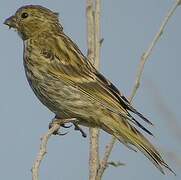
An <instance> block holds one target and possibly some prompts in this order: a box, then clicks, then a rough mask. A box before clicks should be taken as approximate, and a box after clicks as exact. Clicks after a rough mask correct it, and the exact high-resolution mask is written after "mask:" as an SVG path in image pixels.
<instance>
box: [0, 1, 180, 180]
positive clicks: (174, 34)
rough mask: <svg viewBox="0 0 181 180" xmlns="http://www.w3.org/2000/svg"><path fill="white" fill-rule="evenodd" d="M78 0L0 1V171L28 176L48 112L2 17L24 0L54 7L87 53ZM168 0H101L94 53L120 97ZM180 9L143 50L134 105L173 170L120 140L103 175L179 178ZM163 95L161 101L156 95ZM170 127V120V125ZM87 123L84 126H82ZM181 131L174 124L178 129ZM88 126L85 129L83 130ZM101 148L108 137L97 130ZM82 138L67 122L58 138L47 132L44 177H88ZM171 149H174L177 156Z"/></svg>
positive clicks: (127, 179) (8, 176)
mask: <svg viewBox="0 0 181 180" xmlns="http://www.w3.org/2000/svg"><path fill="white" fill-rule="evenodd" d="M85 2H86V1H85V0H51V1H41V0H39V1H25V0H16V1H13V0H1V3H0V4H1V5H0V22H1V28H0V50H1V61H0V119H1V121H0V123H1V125H0V142H1V147H0V178H1V179H7V180H9V179H18V180H25V179H31V171H30V169H31V166H32V163H33V160H34V158H35V155H36V154H37V151H38V148H39V143H40V136H41V135H42V134H43V133H45V132H46V131H47V127H48V123H49V121H50V120H51V118H52V117H53V114H52V113H51V112H49V111H48V110H47V109H46V108H45V107H44V106H43V105H42V104H41V103H40V102H39V101H38V100H37V99H36V97H35V96H34V94H33V93H32V91H31V89H30V88H29V85H28V83H27V81H26V78H25V75H24V69H23V61H22V55H23V53H22V52H23V48H22V47H23V46H22V41H21V39H20V38H19V37H18V36H17V34H16V33H15V32H13V31H12V30H8V29H7V27H6V26H4V25H3V21H4V20H5V18H7V17H9V16H10V15H12V14H13V13H14V12H15V11H16V9H17V8H19V7H20V6H22V5H26V4H39V5H44V6H46V7H48V8H50V9H52V10H54V11H57V12H59V13H60V19H61V22H62V23H63V25H64V30H65V32H66V33H67V34H68V35H69V36H70V37H71V38H72V39H73V40H74V41H75V42H76V43H77V44H78V45H79V47H80V48H81V50H82V51H83V52H84V53H86V18H85ZM173 2H174V0H152V1H150V0H146V1H145V0H137V1H133V0H104V1H103V3H102V19H101V20H102V37H103V38H104V39H105V40H104V42H103V46H102V52H101V72H103V73H104V74H105V75H106V76H107V77H108V78H109V79H110V80H112V81H113V82H114V83H115V85H116V86H117V87H118V88H119V89H121V90H122V91H123V92H124V94H125V95H126V96H129V95H130V92H131V89H132V87H133V83H134V81H135V74H136V70H137V66H138V63H139V60H140V57H141V55H142V53H143V51H144V50H145V49H146V48H147V47H148V44H149V43H150V41H151V40H152V38H153V36H154V34H155V33H156V32H157V30H158V28H159V26H160V23H161V20H162V19H163V17H164V16H165V15H166V12H167V11H168V9H169V8H170V7H171V5H172V4H173ZM180 18H181V8H178V9H177V11H176V13H175V14H174V16H173V18H172V19H171V21H170V22H169V24H168V26H167V28H166V31H165V33H164V34H163V36H162V37H161V40H160V41H159V43H158V44H157V46H156V49H155V50H154V52H153V54H152V56H151V57H150V59H149V61H148V63H147V64H146V67H145V69H144V74H143V78H142V83H141V87H140V89H139V91H138V93H137V95H136V98H135V100H134V105H135V106H136V107H137V109H139V110H140V111H141V112H143V113H144V114H145V115H147V117H149V118H150V119H151V120H152V121H153V123H154V124H155V127H151V128H150V130H151V131H152V132H153V133H154V135H155V138H150V139H151V140H152V142H153V143H154V144H155V145H157V146H158V147H159V148H160V149H161V151H162V154H163V156H164V159H165V160H166V161H167V162H168V164H169V165H170V166H171V167H172V168H173V169H174V170H175V171H176V173H177V176H176V177H175V176H173V175H172V174H170V173H169V172H167V173H168V175H166V176H163V175H162V174H161V173H160V172H159V171H158V170H157V169H156V168H155V167H154V166H153V165H152V164H151V163H150V162H149V161H148V160H147V159H146V158H145V157H144V156H143V155H142V154H141V153H134V152H132V151H130V150H128V149H127V148H125V147H124V146H123V145H121V144H118V143H117V146H116V147H115V148H114V151H113V153H112V156H111V160H115V161H119V160H120V161H121V162H124V163H126V166H124V167H120V168H112V167H111V168H109V169H108V170H107V171H106V173H105V175H104V180H110V179H115V180H116V179H117V180H118V179H124V180H131V179H134V180H137V179H140V180H141V179H147V180H153V179H154V180H171V179H172V180H179V179H181V160H180V161H179V158H180V159H181V140H180V139H181V133H180V132H181V128H180V126H181V122H180V118H181V110H180V107H181V102H180V99H181V98H180V97H181V96H180V92H181V72H180V68H181V54H180V52H181V41H180V40H181V38H180V32H181V21H180ZM162 101H163V102H162ZM174 126H176V127H174ZM85 130H86V129H85ZM179 130H180V131H179ZM86 131H87V130H86ZM101 137H102V141H101V152H102V150H103V149H104V145H105V143H106V142H107V141H108V139H109V138H110V136H108V135H105V134H103V135H102V136H101ZM88 140H89V139H88V138H87V139H84V138H82V137H81V135H80V134H79V133H78V132H74V131H73V129H71V130H70V133H69V134H68V135H66V136H64V137H52V138H51V140H50V141H49V146H48V155H47V156H46V158H45V160H44V161H43V163H42V166H41V173H40V176H41V179H43V180H50V179H51V180H70V179H80V180H83V179H84V180H85V179H88V144H89V142H88ZM173 155H174V156H175V155H176V156H177V157H176V159H175V158H174V157H173Z"/></svg>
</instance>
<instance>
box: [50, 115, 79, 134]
mask: <svg viewBox="0 0 181 180" xmlns="http://www.w3.org/2000/svg"><path fill="white" fill-rule="evenodd" d="M75 122H77V119H76V118H69V119H62V118H59V117H57V116H55V117H54V118H53V119H52V122H51V123H50V124H49V129H50V128H51V127H52V126H53V124H59V125H60V126H61V127H64V128H70V127H71V126H72V125H70V126H66V125H65V124H66V123H73V124H74V123H75ZM67 133H68V132H66V133H60V132H59V131H56V132H54V133H53V134H54V135H60V136H63V135H66V134H67Z"/></svg>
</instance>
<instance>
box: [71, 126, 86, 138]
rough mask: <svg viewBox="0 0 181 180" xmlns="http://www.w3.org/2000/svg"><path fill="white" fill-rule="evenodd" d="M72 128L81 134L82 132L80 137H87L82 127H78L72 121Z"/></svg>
mask: <svg viewBox="0 0 181 180" xmlns="http://www.w3.org/2000/svg"><path fill="white" fill-rule="evenodd" d="M74 130H75V131H80V132H81V134H82V137H84V138H86V137H87V134H86V133H85V132H84V131H83V130H82V128H80V127H79V126H78V124H76V123H74Z"/></svg>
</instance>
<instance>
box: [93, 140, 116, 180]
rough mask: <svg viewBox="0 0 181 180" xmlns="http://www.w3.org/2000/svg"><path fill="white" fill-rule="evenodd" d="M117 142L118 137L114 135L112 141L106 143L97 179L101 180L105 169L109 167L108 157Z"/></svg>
mask: <svg viewBox="0 0 181 180" xmlns="http://www.w3.org/2000/svg"><path fill="white" fill-rule="evenodd" d="M115 142H116V138H115V137H114V136H113V137H112V139H111V141H110V143H109V144H108V145H106V149H105V153H104V157H103V159H102V161H100V165H99V166H100V167H99V169H98V172H97V179H96V180H101V178H102V175H103V174H104V171H105V169H106V168H107V164H108V159H109V156H110V154H111V152H112V149H113V147H114V144H115Z"/></svg>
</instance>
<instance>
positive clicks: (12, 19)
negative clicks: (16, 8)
mask: <svg viewBox="0 0 181 180" xmlns="http://www.w3.org/2000/svg"><path fill="white" fill-rule="evenodd" d="M4 24H5V25H7V26H9V28H17V27H16V18H15V16H11V17H9V18H7V19H6V20H5V21H4Z"/></svg>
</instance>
